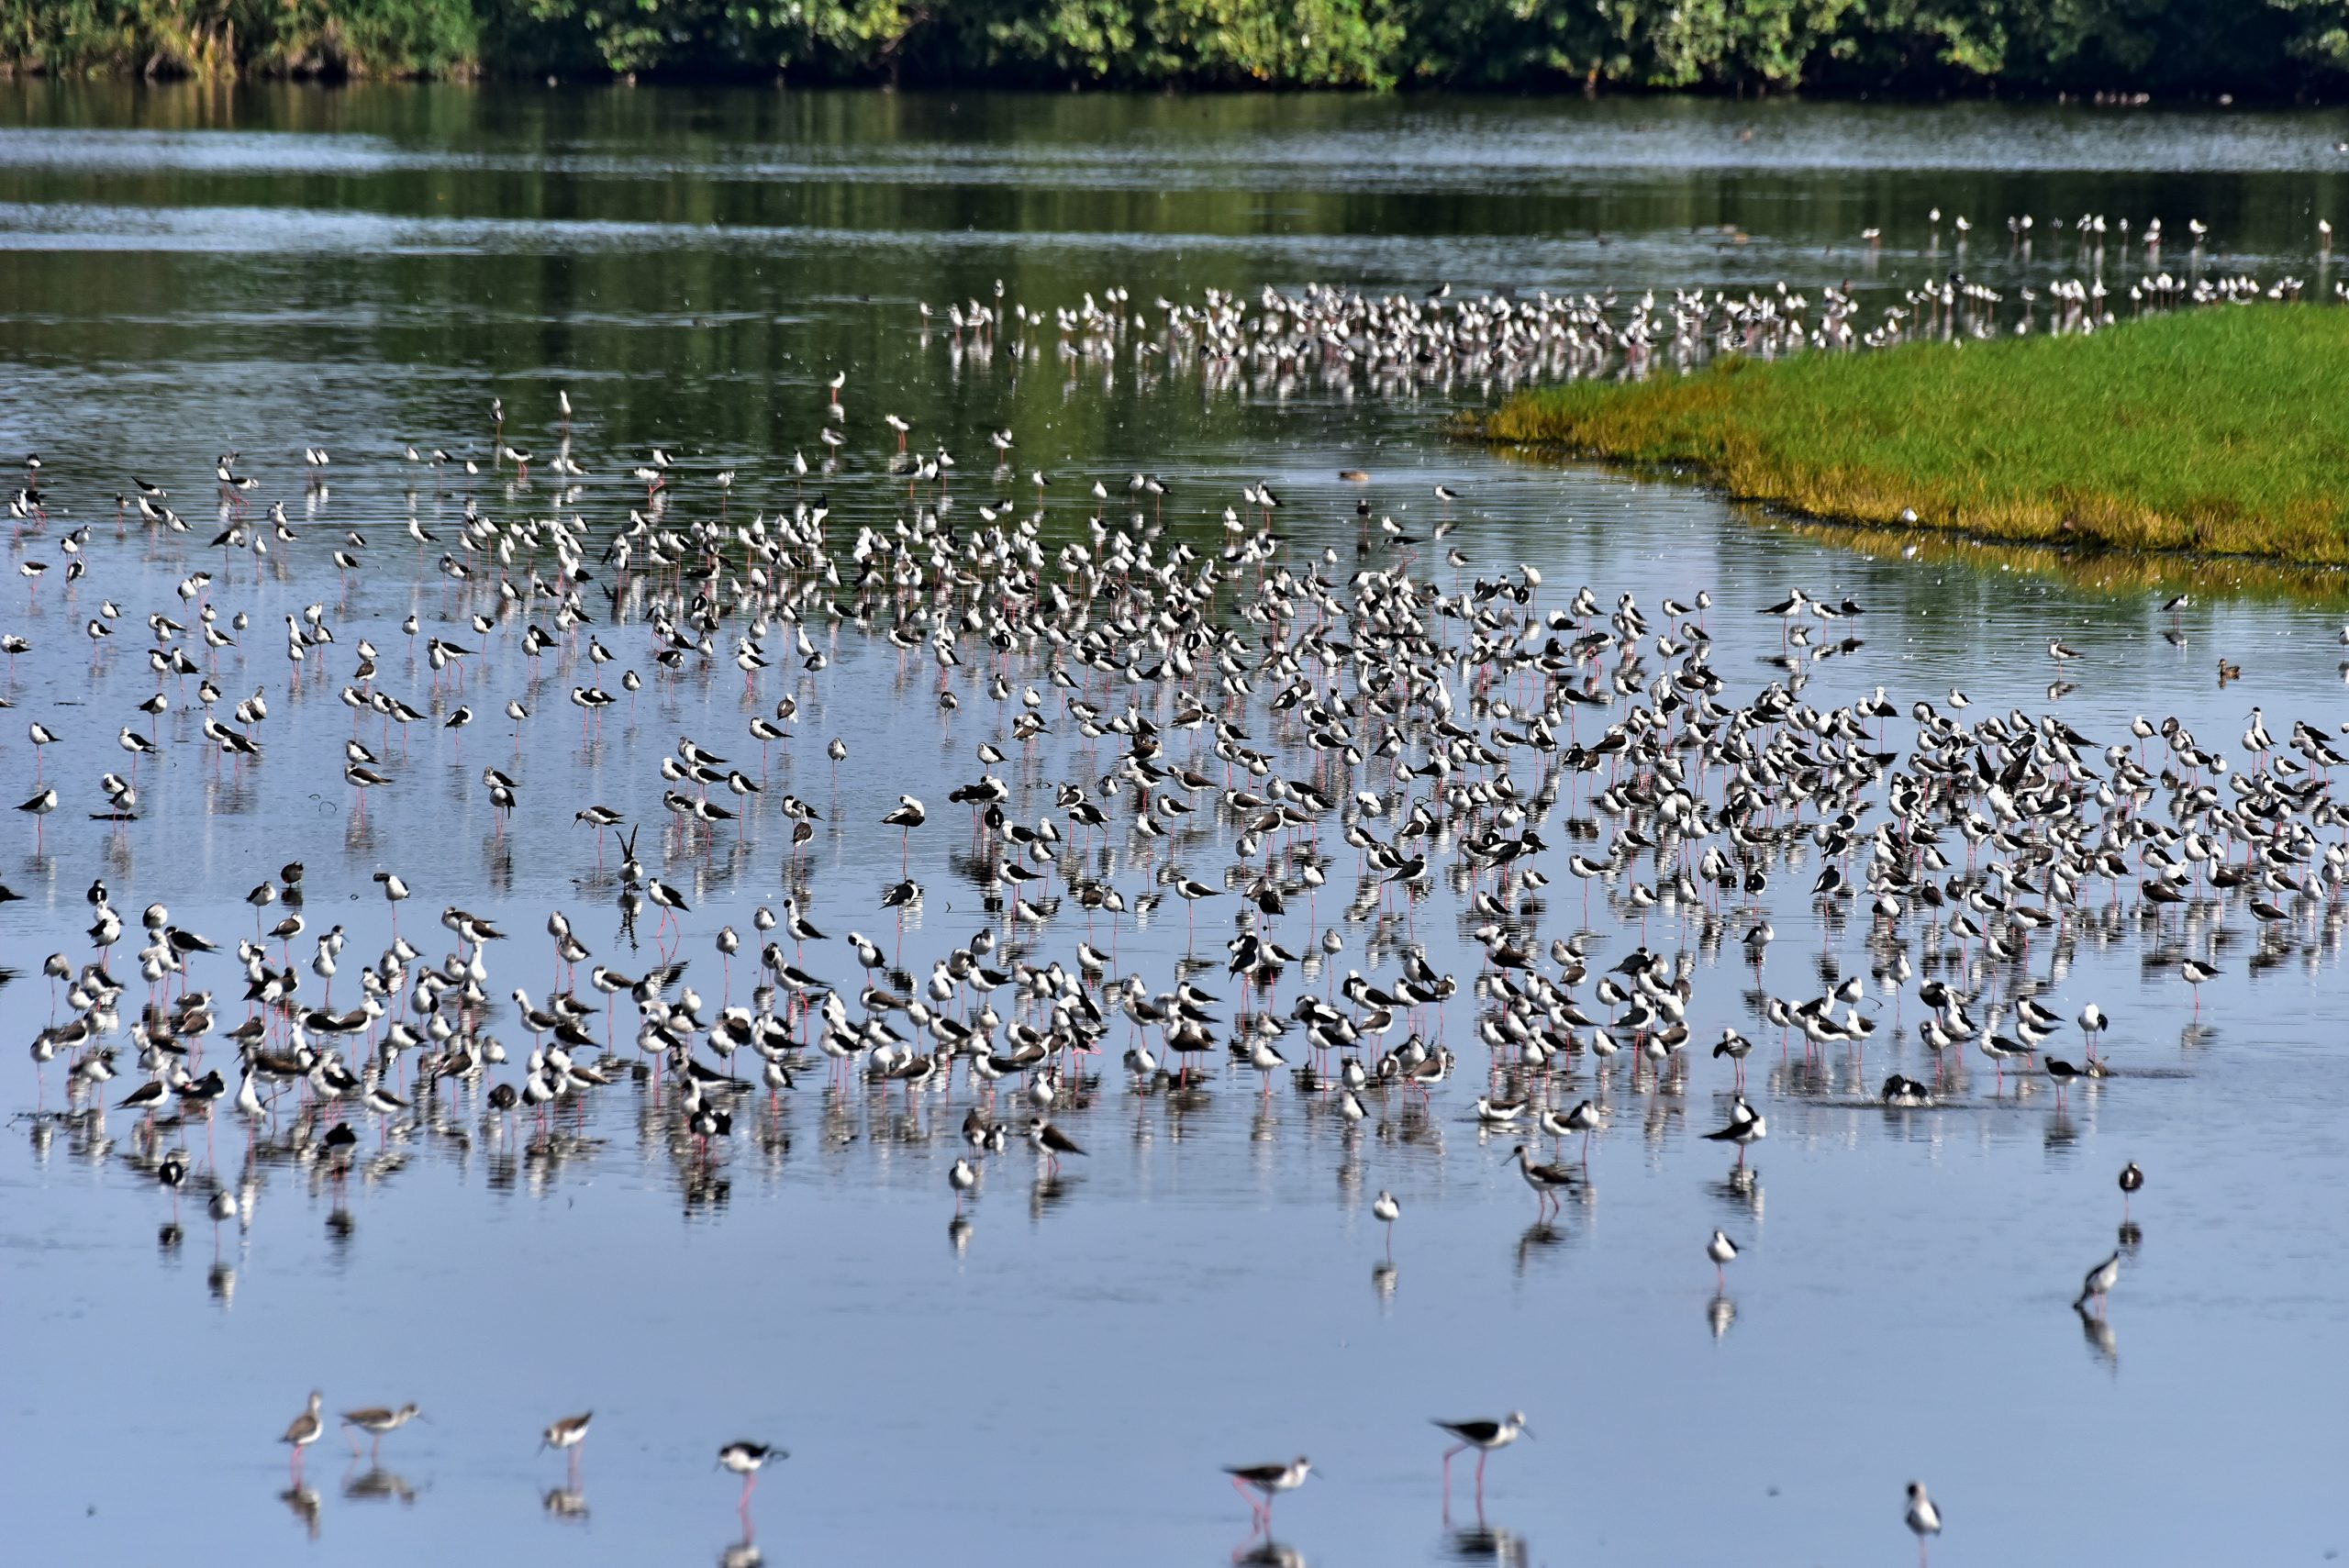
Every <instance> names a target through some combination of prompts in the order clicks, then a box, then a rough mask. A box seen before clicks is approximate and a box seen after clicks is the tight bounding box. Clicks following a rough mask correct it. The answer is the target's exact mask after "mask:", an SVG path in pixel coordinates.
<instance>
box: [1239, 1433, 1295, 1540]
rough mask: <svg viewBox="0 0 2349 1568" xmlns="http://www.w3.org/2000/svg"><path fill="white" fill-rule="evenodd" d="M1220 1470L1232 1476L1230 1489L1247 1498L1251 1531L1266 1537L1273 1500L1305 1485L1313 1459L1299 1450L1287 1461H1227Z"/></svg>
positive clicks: (1271, 1526)
mask: <svg viewBox="0 0 2349 1568" xmlns="http://www.w3.org/2000/svg"><path fill="white" fill-rule="evenodd" d="M1223 1473H1225V1474H1226V1475H1229V1476H1230V1477H1231V1489H1232V1490H1233V1491H1235V1492H1237V1493H1239V1494H1240V1495H1241V1496H1242V1497H1246V1498H1247V1499H1248V1514H1249V1518H1250V1521H1251V1528H1252V1530H1262V1531H1263V1532H1264V1534H1265V1535H1267V1536H1269V1535H1271V1534H1272V1533H1273V1499H1274V1498H1275V1497H1277V1496H1280V1495H1281V1494H1282V1493H1284V1492H1294V1491H1296V1490H1297V1488H1298V1487H1299V1486H1302V1485H1305V1478H1306V1477H1307V1476H1308V1475H1309V1474H1311V1473H1313V1462H1312V1461H1311V1460H1309V1459H1308V1458H1306V1457H1305V1456H1304V1455H1303V1454H1301V1453H1300V1454H1298V1455H1297V1457H1296V1458H1295V1459H1293V1460H1290V1461H1289V1462H1287V1463H1286V1464H1227V1465H1225V1466H1224V1467H1223ZM1251 1494H1253V1495H1251Z"/></svg>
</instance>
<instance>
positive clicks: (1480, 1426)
mask: <svg viewBox="0 0 2349 1568" xmlns="http://www.w3.org/2000/svg"><path fill="white" fill-rule="evenodd" d="M1434 1425H1436V1426H1438V1427H1441V1428H1442V1429H1444V1430H1445V1431H1447V1432H1450V1433H1451V1434H1452V1435H1453V1437H1455V1438H1457V1439H1459V1441H1457V1442H1455V1443H1453V1445H1452V1446H1451V1447H1450V1448H1448V1449H1445V1450H1444V1451H1443V1501H1444V1506H1445V1507H1447V1508H1448V1507H1451V1506H1452V1456H1453V1454H1456V1453H1465V1452H1466V1451H1468V1450H1470V1449H1472V1448H1473V1449H1475V1451H1476V1511H1477V1512H1478V1513H1480V1514H1481V1513H1483V1512H1484V1511H1485V1461H1486V1460H1487V1459H1489V1458H1491V1457H1492V1455H1493V1451H1495V1450H1496V1449H1504V1448H1507V1447H1508V1445H1509V1444H1511V1443H1513V1442H1515V1441H1516V1440H1518V1439H1519V1438H1520V1437H1526V1438H1530V1437H1531V1436H1532V1435H1533V1429H1532V1428H1531V1427H1529V1426H1527V1425H1526V1424H1525V1412H1524V1411H1522V1410H1511V1411H1510V1412H1509V1413H1508V1416H1507V1417H1506V1418H1503V1419H1501V1420H1497V1421H1446V1420H1443V1419H1442V1418H1438V1419H1436V1421H1435V1422H1434Z"/></svg>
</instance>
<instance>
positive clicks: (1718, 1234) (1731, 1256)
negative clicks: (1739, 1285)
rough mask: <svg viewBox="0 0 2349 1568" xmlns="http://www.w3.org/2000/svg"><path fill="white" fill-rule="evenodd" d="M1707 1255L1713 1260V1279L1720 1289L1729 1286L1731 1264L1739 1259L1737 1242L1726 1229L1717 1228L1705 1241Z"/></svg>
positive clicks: (1725, 1288)
mask: <svg viewBox="0 0 2349 1568" xmlns="http://www.w3.org/2000/svg"><path fill="white" fill-rule="evenodd" d="M1705 1256H1707V1257H1708V1258H1710V1259H1711V1260H1712V1261H1713V1281H1714V1284H1717V1285H1718V1286H1719V1287H1720V1289H1722V1290H1727V1289H1728V1288H1729V1265H1730V1264H1731V1263H1732V1262H1735V1261H1736V1259H1737V1243H1736V1242H1734V1241H1732V1240H1730V1239H1729V1236H1728V1234H1727V1233H1726V1232H1724V1231H1720V1230H1716V1231H1714V1232H1713V1234H1712V1239H1711V1240H1709V1241H1707V1242H1706V1243H1705Z"/></svg>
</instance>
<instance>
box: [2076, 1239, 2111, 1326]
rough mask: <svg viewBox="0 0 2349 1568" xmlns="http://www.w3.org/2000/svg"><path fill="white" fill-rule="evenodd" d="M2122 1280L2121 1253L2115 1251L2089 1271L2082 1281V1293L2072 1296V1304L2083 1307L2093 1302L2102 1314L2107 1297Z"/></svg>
mask: <svg viewBox="0 0 2349 1568" xmlns="http://www.w3.org/2000/svg"><path fill="white" fill-rule="evenodd" d="M2120 1280H2121V1254H2120V1253H2119V1252H2115V1253H2113V1254H2112V1255H2111V1256H2110V1257H2109V1258H2107V1259H2105V1260H2104V1262H2100V1263H2099V1264H2097V1266H2096V1267H2094V1268H2092V1269H2090V1270H2089V1271H2088V1272H2087V1277H2086V1278H2085V1279H2083V1280H2081V1281H2080V1294H2079V1295H2077V1296H2074V1297H2073V1298H2072V1305H2073V1306H2074V1307H2087V1306H2088V1305H2090V1304H2091V1303H2093V1304H2094V1305H2095V1307H2096V1309H2097V1313H2098V1315H2099V1317H2100V1316H2102V1315H2103V1312H2104V1303H2105V1297H2107V1296H2110V1295H2111V1294H2112V1287H2113V1286H2114V1285H2115V1284H2119V1283H2120Z"/></svg>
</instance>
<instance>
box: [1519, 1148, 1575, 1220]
mask: <svg viewBox="0 0 2349 1568" xmlns="http://www.w3.org/2000/svg"><path fill="white" fill-rule="evenodd" d="M1508 1157H1509V1158H1510V1159H1511V1160H1514V1161H1515V1162H1517V1168H1518V1171H1519V1172H1520V1173H1521V1174H1522V1175H1523V1176H1524V1177H1525V1184H1526V1185H1527V1186H1529V1187H1531V1188H1532V1189H1533V1194H1534V1196H1536V1197H1538V1198H1540V1199H1541V1200H1542V1208H1541V1212H1542V1214H1544V1215H1548V1214H1552V1213H1554V1212H1556V1210H1557V1207H1558V1195H1559V1194H1560V1193H1562V1192H1564V1191H1565V1190H1566V1189H1567V1188H1568V1187H1570V1186H1573V1185H1574V1184H1575V1173H1574V1171H1573V1169H1572V1168H1571V1167H1570V1166H1565V1165H1537V1164H1535V1163H1534V1162H1533V1156H1532V1155H1531V1154H1529V1153H1527V1152H1526V1151H1525V1145H1524V1144H1522V1143H1520V1144H1519V1145H1518V1146H1517V1147H1516V1148H1515V1149H1512V1150H1510V1151H1509V1156H1508Z"/></svg>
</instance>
